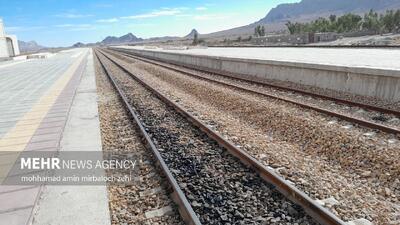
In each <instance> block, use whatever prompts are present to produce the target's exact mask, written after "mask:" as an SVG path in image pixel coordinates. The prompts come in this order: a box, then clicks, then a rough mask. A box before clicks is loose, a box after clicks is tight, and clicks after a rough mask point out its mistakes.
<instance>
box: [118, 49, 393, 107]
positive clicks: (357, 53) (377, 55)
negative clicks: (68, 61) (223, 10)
mask: <svg viewBox="0 0 400 225" xmlns="http://www.w3.org/2000/svg"><path fill="white" fill-rule="evenodd" d="M113 48H114V49H117V50H121V51H125V52H131V53H134V54H136V55H139V56H143V57H147V58H152V59H155V60H161V61H165V62H169V63H174V64H178V65H182V66H189V67H194V68H197V69H202V70H206V71H208V72H217V73H222V74H226V75H229V76H236V77H239V78H245V79H249V80H254V81H258V82H266V83H268V82H269V81H271V80H274V81H280V82H281V81H282V82H290V83H291V84H295V85H300V86H301V88H310V87H311V88H314V87H315V88H320V89H321V90H324V89H328V90H330V91H334V92H340V93H342V94H344V95H347V94H354V95H359V96H367V97H373V98H378V99H381V100H386V101H388V102H397V101H399V100H400V89H399V86H400V64H399V63H398V62H397V61H398V60H397V59H398V58H400V51H399V50H398V49H390V48H385V49H374V48H370V49H368V48H362V49H355V48H347V49H346V48H307V47H305V48H293V47H285V48H283V47H265V48H264V47H260V48H245V47H244V48H242V47H240V48H196V47H193V48H192V47H189V48H184V47H182V48H179V47H163V48H161V47H154V46H114V47H113Z"/></svg>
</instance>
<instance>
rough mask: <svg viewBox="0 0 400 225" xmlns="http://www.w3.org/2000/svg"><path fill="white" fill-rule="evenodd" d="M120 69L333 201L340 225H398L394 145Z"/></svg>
mask: <svg viewBox="0 0 400 225" xmlns="http://www.w3.org/2000/svg"><path fill="white" fill-rule="evenodd" d="M121 58H122V57H121ZM119 62H121V63H122V64H125V65H127V66H128V68H129V70H130V71H132V72H133V73H135V74H138V75H139V76H140V77H141V78H142V79H144V80H145V81H146V82H148V83H149V84H151V85H152V86H153V87H155V88H156V89H158V90H159V91H161V92H162V93H164V94H166V95H168V96H169V97H170V98H172V99H175V101H177V102H179V104H180V105H181V106H182V107H184V108H186V109H187V110H189V111H191V112H192V113H193V114H195V115H196V116H197V117H198V118H199V119H201V120H202V121H203V122H205V123H208V124H210V126H213V127H214V129H215V130H217V131H218V132H220V133H221V134H223V135H225V136H226V137H227V138H228V139H230V140H231V141H233V142H234V143H236V144H237V145H238V146H240V147H241V148H243V149H245V150H247V151H248V152H249V153H251V154H252V155H253V156H254V157H256V158H257V159H259V160H260V161H261V162H263V163H264V164H265V165H268V166H271V167H273V168H275V169H276V170H277V171H278V172H279V173H280V174H281V175H282V176H283V177H284V178H286V179H288V180H290V181H292V182H294V183H295V184H296V186H297V187H298V188H300V189H301V190H303V191H305V192H306V193H308V194H309V195H310V196H312V197H313V198H316V199H327V198H331V197H333V198H334V199H335V200H337V201H338V203H337V204H335V205H330V204H327V206H328V207H329V208H331V210H332V211H333V212H334V213H336V214H338V215H339V216H340V217H341V218H342V219H343V220H354V219H357V218H366V219H368V220H370V221H373V222H374V223H375V224H390V223H394V224H396V223H398V222H399V220H400V218H399V215H398V212H399V209H400V207H399V193H400V190H399V187H400V181H399V171H400V166H399V163H398V161H399V155H398V152H399V145H398V143H399V142H398V141H397V140H396V138H393V137H392V136H390V135H388V134H385V133H380V132H376V133H375V132H374V131H373V130H371V129H365V128H362V127H358V126H353V125H350V124H349V123H347V122H343V121H340V120H336V119H335V118H332V117H328V116H325V115H321V114H319V113H316V112H313V111H310V110H304V109H301V108H299V107H295V106H293V105H291V104H286V103H282V102H281V101H275V100H271V99H266V98H262V97H259V96H255V95H252V94H247V93H243V92H240V91H235V90H232V89H229V88H224V87H221V86H218V85H214V84H210V83H207V82H205V81H199V80H197V79H193V78H190V77H187V76H184V75H182V74H179V73H176V72H171V71H169V70H166V69H161V68H159V67H155V66H152V65H149V64H145V63H142V62H138V61H135V60H130V61H129V62H130V63H127V62H123V61H119ZM249 134H251V135H249Z"/></svg>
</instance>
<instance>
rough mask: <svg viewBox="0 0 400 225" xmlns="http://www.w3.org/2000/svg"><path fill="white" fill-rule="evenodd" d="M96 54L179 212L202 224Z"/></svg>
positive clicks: (187, 219)
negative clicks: (153, 157)
mask: <svg viewBox="0 0 400 225" xmlns="http://www.w3.org/2000/svg"><path fill="white" fill-rule="evenodd" d="M95 54H96V57H97V59H98V61H99V63H100V65H101V67H102V69H103V71H104V73H105V74H106V75H107V77H108V79H109V80H110V82H111V84H112V85H113V87H114V88H115V90H116V91H117V92H118V95H119V97H120V98H121V100H122V102H123V105H124V107H125V108H126V109H127V110H128V111H129V113H130V115H131V117H132V118H133V119H134V121H135V123H136V124H137V126H138V127H139V130H140V133H141V135H142V137H143V139H144V140H145V143H146V147H147V148H148V149H150V150H151V151H152V152H153V154H154V156H155V157H156V159H157V161H158V163H159V164H160V167H161V169H162V171H163V172H164V174H165V176H166V177H167V180H168V182H169V184H170V185H171V187H172V189H173V190H174V194H173V200H174V202H175V203H176V204H177V205H178V209H179V212H180V214H181V216H182V218H183V220H184V221H185V223H186V224H188V225H201V223H200V220H199V218H198V217H197V215H196V213H195V212H194V211H193V208H192V206H191V205H190V203H189V201H188V200H187V198H186V196H185V194H184V193H183V191H182V190H181V188H180V187H179V185H178V182H177V181H176V180H175V178H174V176H173V175H172V173H171V171H170V170H169V168H168V166H167V164H166V163H165V161H164V159H163V158H162V157H161V154H160V152H159V151H158V149H157V148H156V146H155V145H154V143H153V141H152V140H151V138H150V136H149V134H148V133H147V131H146V130H145V128H144V127H143V125H142V123H141V121H140V119H139V117H138V116H137V114H136V112H135V110H134V109H133V107H132V106H131V105H130V104H129V101H128V98H127V97H126V95H125V93H124V92H123V91H122V90H121V88H120V87H119V86H118V84H117V83H116V81H115V80H114V78H113V77H112V76H111V75H110V72H109V71H108V70H107V68H106V67H105V66H104V64H103V62H102V61H101V60H100V57H99V55H98V52H97V51H95Z"/></svg>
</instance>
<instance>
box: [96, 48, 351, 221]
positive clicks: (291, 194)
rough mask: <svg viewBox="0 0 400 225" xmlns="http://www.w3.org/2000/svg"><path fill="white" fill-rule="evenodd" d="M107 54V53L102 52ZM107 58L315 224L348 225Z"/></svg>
mask: <svg viewBox="0 0 400 225" xmlns="http://www.w3.org/2000/svg"><path fill="white" fill-rule="evenodd" d="M102 53H103V52H102ZM103 55H104V56H105V57H106V58H108V59H109V60H110V61H111V62H113V63H114V64H115V65H116V66H117V67H118V68H120V69H121V70H122V71H124V72H125V73H127V74H128V75H130V76H131V77H132V78H133V79H134V80H136V81H137V82H139V83H140V84H141V85H143V86H144V87H145V88H146V89H148V90H150V91H151V92H152V93H153V94H154V95H156V96H157V97H158V98H159V99H160V100H162V101H163V102H164V103H165V104H167V105H169V106H171V107H172V108H173V109H175V110H176V111H177V112H178V113H179V114H181V115H182V116H183V117H185V118H186V119H187V120H188V121H190V122H191V123H192V124H193V125H194V126H196V127H198V128H199V129H200V130H202V131H203V132H204V133H206V134H207V136H208V137H210V138H211V139H213V140H214V141H216V142H217V143H218V144H219V145H220V146H222V147H224V148H225V149H226V150H228V152H230V153H231V154H232V155H233V156H235V157H237V158H238V159H239V160H240V161H241V162H242V163H243V164H244V165H247V166H249V167H250V168H252V169H253V170H254V171H256V172H257V174H258V175H259V176H260V177H261V178H262V179H263V180H264V181H266V182H267V183H269V184H271V185H273V186H274V187H275V188H276V189H277V190H278V191H279V192H280V193H281V194H283V195H284V196H286V198H288V199H289V200H291V201H292V202H294V203H296V204H298V205H300V206H301V207H302V208H303V209H304V211H305V212H306V213H307V214H308V215H309V216H311V217H312V218H313V219H314V220H316V221H317V222H319V223H320V224H324V225H334V224H335V225H339V224H340V225H345V224H346V223H345V222H344V221H342V220H341V219H339V218H338V217H337V216H335V215H334V214H333V213H331V212H330V211H328V210H327V209H326V208H324V207H322V206H321V205H319V204H318V203H317V202H316V201H314V200H313V199H311V198H310V197H309V196H308V195H306V194H305V193H304V192H302V191H300V190H299V189H297V188H296V187H295V186H294V185H292V184H291V183H289V182H288V181H286V180H284V179H283V178H281V177H280V176H279V175H277V174H276V173H275V172H274V171H273V170H272V169H269V168H267V167H266V166H264V165H263V164H261V163H260V162H259V161H257V160H256V159H255V158H253V157H252V156H251V155H250V154H248V153H247V152H246V151H243V150H241V149H239V148H238V147H236V146H235V145H234V144H233V143H232V142H230V141H228V140H226V139H225V138H223V137H222V136H221V135H219V134H218V133H217V132H215V131H213V130H212V129H211V128H209V127H208V126H207V125H206V124H204V123H203V122H201V121H200V120H198V119H197V118H196V117H194V116H193V115H192V114H191V113H189V112H187V111H186V110H184V109H183V108H182V107H181V106H179V105H178V104H176V103H175V102H174V101H172V100H170V99H169V98H167V97H166V96H165V95H164V94H162V93H161V92H159V91H157V90H156V89H154V88H153V87H151V86H150V85H149V84H147V82H145V81H143V80H142V79H141V78H139V77H137V76H135V75H134V74H133V73H131V72H130V71H129V70H127V69H126V68H125V67H123V66H122V65H121V64H119V63H118V62H116V61H115V60H113V59H111V58H110V57H109V56H107V55H106V54H105V53H103Z"/></svg>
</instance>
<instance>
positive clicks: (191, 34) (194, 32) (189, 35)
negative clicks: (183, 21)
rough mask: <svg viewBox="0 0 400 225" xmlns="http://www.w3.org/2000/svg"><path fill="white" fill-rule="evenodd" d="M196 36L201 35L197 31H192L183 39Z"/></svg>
mask: <svg viewBox="0 0 400 225" xmlns="http://www.w3.org/2000/svg"><path fill="white" fill-rule="evenodd" d="M195 34H197V35H199V32H198V31H197V30H196V29H192V31H190V33H189V34H188V35H186V36H185V37H183V38H193V37H194V35H195Z"/></svg>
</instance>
